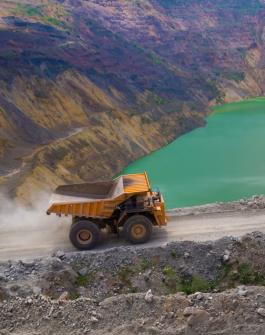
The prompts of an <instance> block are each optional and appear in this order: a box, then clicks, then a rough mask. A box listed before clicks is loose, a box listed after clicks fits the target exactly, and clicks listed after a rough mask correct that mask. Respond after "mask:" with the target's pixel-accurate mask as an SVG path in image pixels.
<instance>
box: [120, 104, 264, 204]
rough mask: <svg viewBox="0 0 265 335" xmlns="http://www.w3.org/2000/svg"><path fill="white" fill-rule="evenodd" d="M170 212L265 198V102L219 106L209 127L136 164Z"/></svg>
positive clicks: (134, 168)
mask: <svg viewBox="0 0 265 335" xmlns="http://www.w3.org/2000/svg"><path fill="white" fill-rule="evenodd" d="M142 171H147V173H148V175H149V177H150V179H151V183H152V186H153V188H154V187H158V188H159V189H160V190H161V192H162V193H163V195H164V198H165V201H166V205H167V208H168V209H170V208H175V207H184V206H191V205H200V204H205V203H211V202H216V201H231V200H238V199H240V198H242V197H249V196H252V195H254V194H265V98H256V99H251V100H246V101H243V102H237V103H231V104H225V105H223V106H218V107H215V108H214V110H213V113H212V114H211V115H210V116H209V117H208V118H207V125H206V126H205V127H204V128H198V129H195V130H193V131H191V132H190V133H188V134H185V135H183V136H181V137H179V138H178V139H176V140H175V141H174V142H172V143H171V144H169V145H168V146H166V147H164V148H162V149H160V150H158V151H155V152H153V153H151V154H150V155H148V156H146V157H143V158H140V159H139V160H137V161H135V162H134V163H132V164H131V165H129V166H128V167H127V168H125V169H124V170H123V171H122V173H136V172H142Z"/></svg>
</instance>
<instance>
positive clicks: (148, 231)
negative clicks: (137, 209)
mask: <svg viewBox="0 0 265 335" xmlns="http://www.w3.org/2000/svg"><path fill="white" fill-rule="evenodd" d="M123 229H124V232H125V238H126V240H127V241H129V242H131V243H134V244H138V243H146V242H147V241H149V240H150V237H151V235H152V230H153V223H152V221H151V220H150V219H149V218H147V217H146V216H144V215H133V216H131V217H129V218H128V219H127V220H126V222H125V224H124V226H123Z"/></svg>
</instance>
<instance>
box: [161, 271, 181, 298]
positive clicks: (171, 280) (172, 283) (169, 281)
mask: <svg viewBox="0 0 265 335" xmlns="http://www.w3.org/2000/svg"><path fill="white" fill-rule="evenodd" d="M163 275H164V276H165V285H166V286H167V288H168V290H169V292H170V293H175V292H177V291H178V287H179V284H180V279H179V277H178V275H177V273H176V271H175V269H173V268H172V267H171V266H169V265H167V266H165V267H164V269H163Z"/></svg>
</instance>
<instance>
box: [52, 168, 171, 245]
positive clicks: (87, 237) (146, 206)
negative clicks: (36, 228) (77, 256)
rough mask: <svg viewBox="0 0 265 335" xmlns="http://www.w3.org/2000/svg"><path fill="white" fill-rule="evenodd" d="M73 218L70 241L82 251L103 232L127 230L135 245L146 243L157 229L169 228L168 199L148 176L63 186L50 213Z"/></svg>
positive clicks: (127, 236) (55, 193) (126, 233)
mask: <svg viewBox="0 0 265 335" xmlns="http://www.w3.org/2000/svg"><path fill="white" fill-rule="evenodd" d="M51 213H55V214H57V215H59V216H61V215H66V216H68V215H70V216H72V226H71V229H70V240H71V242H72V243H73V245H74V246H75V247H76V248H78V249H85V250H88V249H92V248H94V247H95V246H96V245H97V243H98V242H99V238H100V229H103V228H106V227H110V229H111V231H112V232H113V233H119V231H120V230H121V229H123V231H124V235H125V238H126V239H127V240H128V241H130V242H131V243H145V242H147V241H148V240H149V239H150V237H151V234H152V229H153V226H165V225H166V224H167V222H166V215H165V205H164V200H163V197H162V195H161V194H160V192H153V191H152V190H151V186H150V183H149V180H148V177H147V174H146V173H140V174H129V175H124V176H120V177H118V178H116V179H114V180H112V181H110V182H97V183H85V184H76V185H64V186H59V187H58V188H57V189H56V190H55V192H54V193H53V195H52V197H51V200H50V207H49V209H48V210H47V214H51Z"/></svg>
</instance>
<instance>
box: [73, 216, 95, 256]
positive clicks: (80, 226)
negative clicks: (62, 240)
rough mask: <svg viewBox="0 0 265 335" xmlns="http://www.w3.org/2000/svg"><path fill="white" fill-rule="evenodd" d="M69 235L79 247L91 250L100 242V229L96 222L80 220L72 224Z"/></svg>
mask: <svg viewBox="0 0 265 335" xmlns="http://www.w3.org/2000/svg"><path fill="white" fill-rule="evenodd" d="M69 237H70V241H71V242H72V244H73V245H74V246H75V247H76V248H77V249H80V250H90V249H93V248H94V247H95V246H96V245H97V243H98V242H99V238H100V229H99V227H98V226H97V225H96V224H95V223H94V222H91V221H88V220H80V221H77V222H75V223H74V224H73V225H72V227H71V229H70V235H69Z"/></svg>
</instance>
